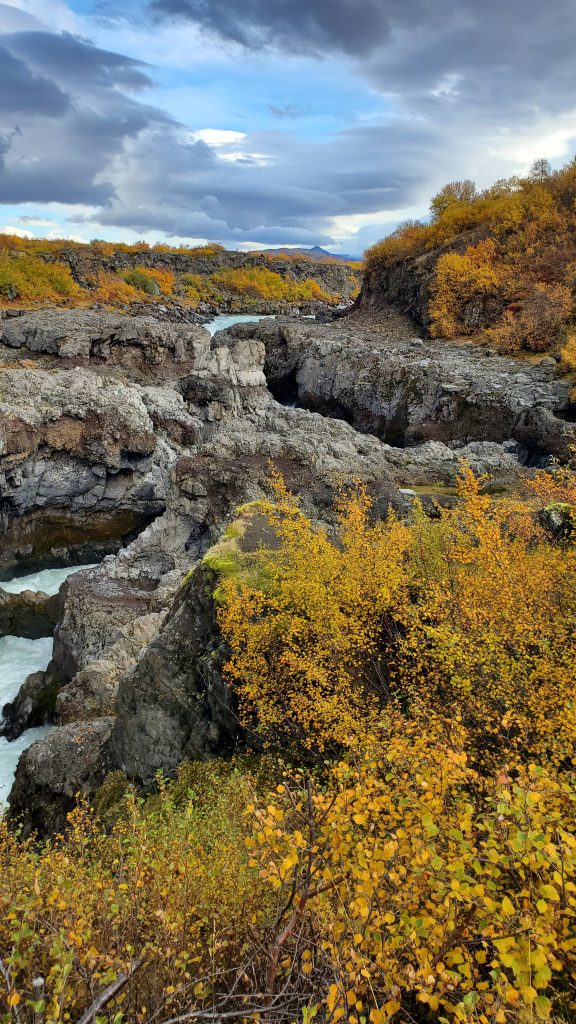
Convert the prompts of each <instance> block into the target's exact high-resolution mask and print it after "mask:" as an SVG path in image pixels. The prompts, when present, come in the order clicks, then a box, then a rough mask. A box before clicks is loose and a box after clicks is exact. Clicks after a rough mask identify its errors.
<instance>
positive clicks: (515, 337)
mask: <svg viewBox="0 0 576 1024" xmlns="http://www.w3.org/2000/svg"><path fill="white" fill-rule="evenodd" d="M537 163H538V162H537ZM535 167H536V165H535ZM466 243H468V244H467V245H466ZM483 245H490V246H491V247H492V251H491V254H490V258H489V259H488V260H487V261H485V264H486V265H485V266H484V268H481V267H480V266H478V263H477V260H475V257H474V252H475V250H480V251H481V249H482V246H483ZM431 254H433V255H431ZM411 257H414V258H417V257H423V258H425V259H426V260H429V259H432V261H433V262H432V267H431V270H432V286H431V298H430V304H429V313H430V317H431V320H432V333H433V334H434V335H435V336H438V337H439V336H447V337H453V336H455V335H456V334H459V333H467V334H478V333H481V332H483V330H484V328H485V327H488V328H489V329H490V331H491V334H490V337H491V340H492V342H493V343H494V344H496V345H497V346H498V347H499V348H501V349H502V350H503V351H518V350H521V349H523V348H526V349H528V350H531V351H545V350H548V349H553V348H554V347H555V346H556V344H557V343H558V340H559V339H560V338H561V336H562V334H563V332H565V331H566V330H567V329H570V327H571V324H572V321H573V318H574V314H575V312H576V310H575V306H574V283H575V279H574V267H575V266H576V163H575V162H574V161H573V162H572V163H570V164H568V165H567V166H566V167H564V168H562V169H561V170H558V171H555V172H552V171H551V170H549V169H548V172H547V173H546V174H543V173H540V172H538V171H537V170H534V169H533V172H531V173H530V174H529V175H528V176H527V177H526V178H518V177H513V178H510V179H508V180H504V181H499V182H496V183H495V184H494V185H493V186H491V187H490V188H487V189H485V190H483V191H477V190H476V188H475V187H474V185H473V183H472V182H469V181H460V182H458V181H457V182H452V183H450V184H449V185H446V186H445V187H444V188H443V189H442V190H441V191H440V192H439V193H438V195H436V196H434V197H433V199H432V202H431V216H430V220H429V222H428V223H427V224H423V223H414V222H408V223H407V224H405V225H401V226H400V227H399V228H398V229H397V230H396V231H395V232H394V233H393V234H392V235H390V236H389V237H388V238H385V239H383V240H382V241H381V242H378V243H377V245H375V246H373V247H372V249H370V250H369V251H368V252H367V254H366V266H367V269H368V271H369V272H372V273H384V274H385V273H386V272H387V268H389V267H390V266H391V265H392V264H393V263H394V262H395V261H398V260H402V259H406V258H411ZM471 264H472V265H471ZM423 266H424V267H425V268H426V273H428V269H427V268H428V267H429V264H428V263H424V264H423ZM419 273H421V268H419V267H417V266H415V267H414V274H415V275H416V276H418V274H419ZM479 299H483V300H487V302H481V303H480V305H483V307H484V312H485V313H486V316H484V315H482V316H479V317H474V315H473V309H474V306H475V305H478V304H479V303H478V300H479ZM502 306H504V308H503V309H502ZM466 310H468V311H472V315H471V316H470V315H469V316H467V317H466V318H463V316H462V311H466ZM485 321H486V322H485Z"/></svg>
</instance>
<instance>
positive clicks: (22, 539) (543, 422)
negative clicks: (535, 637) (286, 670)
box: [0, 318, 573, 834]
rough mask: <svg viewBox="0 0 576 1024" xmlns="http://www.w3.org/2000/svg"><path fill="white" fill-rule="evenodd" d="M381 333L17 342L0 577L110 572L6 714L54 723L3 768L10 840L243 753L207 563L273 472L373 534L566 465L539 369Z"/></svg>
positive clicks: (2, 480) (287, 329) (549, 379)
mask: <svg viewBox="0 0 576 1024" xmlns="http://www.w3.org/2000/svg"><path fill="white" fill-rule="evenodd" d="M18 319H21V320H24V319H25V318H18ZM52 319H53V320H55V318H52ZM15 322H16V321H15ZM390 324H391V327H390V331H388V332H386V331H384V332H382V331H380V332H379V331H378V330H376V329H374V328H373V326H372V325H371V324H370V323H363V322H362V321H357V320H354V319H350V320H343V321H341V322H339V323H335V324H333V325H329V326H328V325H312V324H309V323H308V322H306V323H304V322H302V323H296V322H294V321H278V322H274V321H268V322H262V323H261V324H250V325H242V326H237V327H235V328H232V329H231V330H230V331H228V332H223V333H221V334H220V335H217V336H215V338H213V339H212V340H210V338H209V336H208V334H207V333H206V332H202V331H201V330H200V329H196V328H194V331H193V333H192V334H191V333H190V331H189V329H188V327H183V328H182V338H178V337H174V338H173V343H168V341H167V340H166V337H167V336H166V335H164V334H163V337H164V339H165V343H163V344H162V345H159V346H156V343H152V342H151V341H150V338H151V337H152V334H151V328H150V325H149V324H148V323H143V326H142V330H141V337H140V335H139V336H138V338H137V339H136V340H135V339H134V338H133V337H132V333H133V332H134V331H135V330H137V328H136V327H134V326H133V325H131V326H130V328H129V333H128V335H126V337H125V340H124V341H122V340H121V339H120V335H119V334H118V332H117V334H116V335H115V337H116V338H117V340H116V341H114V343H113V344H111V346H110V348H109V349H106V348H105V347H104V348H102V347H100V348H98V347H94V344H95V343H94V339H93V334H94V330H96V326H95V324H94V322H93V321H92V320H89V323H88V328H87V333H88V335H89V337H88V338H87V339H86V338H85V339H84V340H83V338H82V336H81V333H82V332H81V328H80V327H78V332H79V333H78V336H74V339H73V340H72V341H71V342H70V345H72V348H73V349H74V352H75V353H76V354H71V353H72V349H71V347H70V346H69V345H68V343H63V342H62V343H61V340H56V341H54V343H53V342H52V341H50V338H53V337H55V336H57V339H58V338H60V339H61V336H63V335H62V332H61V329H60V328H58V326H57V324H53V332H54V333H53V334H51V333H50V331H48V330H47V329H46V328H42V329H40V328H38V330H37V333H34V331H35V330H36V328H34V329H33V328H32V327H30V325H29V326H28V328H26V324H23V325H22V327H21V332H24V333H21V334H20V335H19V336H20V337H25V348H24V350H23V351H25V352H26V353H27V354H28V355H27V356H26V358H27V359H28V357H29V355H30V351H31V349H30V345H31V344H32V343H33V344H38V345H39V346H40V348H41V349H42V351H41V352H39V350H38V349H36V354H37V356H38V360H37V361H33V362H32V363H28V362H24V361H23V362H21V363H20V364H19V366H17V367H6V368H4V369H0V523H1V528H2V531H3V534H2V537H3V544H2V554H1V555H0V573H2V572H3V573H4V574H5V575H7V574H8V573H9V572H10V570H11V566H13V565H14V564H15V563H16V562H17V561H18V560H23V559H28V560H30V561H31V562H32V563H33V564H35V565H38V564H55V563H57V562H60V563H62V561H66V559H70V557H71V554H74V555H75V556H77V553H78V548H81V545H82V543H84V544H85V543H91V544H92V545H93V549H95V547H97V545H98V544H100V557H102V556H103V555H106V557H104V558H103V560H102V561H101V562H100V564H99V565H98V566H97V567H96V568H94V569H89V570H85V571H83V572H81V573H79V574H77V575H74V576H72V577H70V578H69V580H68V581H67V583H66V584H65V585H64V587H63V588H62V592H61V601H62V606H61V611H60V612H59V615H58V624H57V628H56V633H55V640H54V648H53V658H52V662H51V664H50V666H49V668H48V670H47V672H46V673H45V674H42V675H43V677H42V678H41V679H39V678H36V679H34V680H31V681H29V682H28V683H27V684H26V685H27V687H28V689H27V690H26V688H25V692H23V693H22V694H21V700H22V704H21V706H22V708H23V709H24V710H25V708H28V704H26V701H29V699H30V700H32V704H34V702H36V704H37V703H38V701H39V700H43V699H45V698H47V696H49V695H51V699H52V700H53V705H52V706H53V714H54V716H55V718H56V721H57V722H58V723H59V724H58V725H57V727H56V728H54V729H53V730H52V731H51V732H50V734H49V735H48V736H47V737H46V738H45V739H42V740H40V741H39V742H38V743H36V744H35V745H34V746H33V747H32V748H30V750H28V751H27V752H26V753H25V755H24V756H23V757H22V758H21V761H20V764H19V767H18V772H17V778H16V782H15V785H14V788H13V791H12V794H11V797H10V808H11V814H12V815H13V816H14V817H17V818H21V817H23V818H24V820H25V823H26V827H27V828H35V829H38V830H39V831H40V832H41V833H44V834H46V833H48V832H50V831H52V830H54V829H55V828H61V827H62V826H63V824H64V823H65V815H66V812H67V810H68V809H69V808H70V807H71V806H72V802H73V796H74V793H75V792H76V791H82V792H85V793H86V794H88V795H90V794H91V793H93V792H94V790H95V788H96V787H97V785H98V784H99V781H101V779H102V777H103V774H104V773H105V772H106V771H108V770H116V769H121V770H123V771H125V772H126V773H127V774H128V775H129V776H130V778H132V779H133V780H135V781H136V782H137V783H139V784H142V785H144V786H148V785H150V784H151V782H152V781H153V778H154V774H155V772H156V771H157V770H158V768H162V769H163V770H164V771H167V772H170V771H172V770H173V769H174V768H175V767H176V765H177V764H178V762H179V761H180V760H182V759H183V758H186V757H210V756H215V755H219V754H227V753H230V752H231V751H233V750H235V749H238V747H241V746H242V743H243V742H244V737H243V734H242V730H241V728H240V726H239V723H238V720H237V718H236V713H235V706H234V698H233V695H232V694H230V693H229V692H228V690H227V688H226V686H225V685H224V683H223V681H222V675H221V666H222V661H223V658H224V656H225V651H224V650H223V647H222V643H221V639H220V637H219V634H218V629H217V625H216V620H215V615H214V604H213V593H212V590H213V587H214V585H215V584H214V580H212V579H211V578H210V575H209V574H207V572H206V566H204V567H203V566H202V559H203V557H204V556H205V554H206V552H207V551H208V550H209V549H210V548H211V547H212V546H213V545H214V544H215V543H216V542H218V540H219V539H220V537H221V536H222V533H223V531H224V530H225V529H226V526H227V525H228V524H230V522H231V521H232V520H233V519H234V517H235V515H236V512H235V510H236V508H237V506H238V505H243V504H245V503H246V502H252V501H255V500H258V499H259V498H261V497H262V496H263V495H264V494H265V493H266V488H267V480H268V478H269V474H270V467H271V465H274V466H276V467H277V468H278V469H279V470H280V471H281V472H282V473H283V475H284V477H285V479H286V482H287V484H288V486H290V487H291V488H293V489H295V490H296V491H297V492H298V493H299V494H300V495H301V497H302V501H303V503H304V507H305V508H306V510H307V511H309V512H310V514H311V515H312V516H313V517H314V518H315V519H316V520H318V521H323V522H327V521H329V520H330V516H331V508H332V502H333V499H334V496H335V494H336V493H337V491H338V490H339V488H340V487H341V485H342V484H343V483H345V482H346V481H349V480H350V479H360V480H362V481H364V482H365V483H366V485H367V487H368V489H369V490H370V492H371V494H372V496H373V499H374V506H375V511H376V513H379V514H381V515H385V514H386V512H387V510H388V508H389V507H390V506H391V505H392V506H393V507H394V508H395V509H396V510H397V511H398V513H399V514H401V515H402V514H406V513H407V512H408V511H409V509H410V506H411V501H412V496H413V495H412V493H411V491H412V488H413V487H418V489H419V493H421V492H422V491H424V492H426V489H427V488H429V491H430V494H433V495H437V494H438V490H439V489H440V490H441V489H442V486H443V485H453V484H454V481H455V478H456V476H457V474H458V471H459V468H460V465H461V460H462V459H463V458H464V459H466V460H467V461H468V462H469V463H470V464H471V465H472V467H473V468H474V469H475V470H476V471H477V472H479V473H485V472H489V473H490V474H491V478H492V482H493V484H494V485H495V486H497V487H503V488H505V487H507V486H509V485H510V484H511V483H513V482H514V481H515V480H517V479H518V478H519V476H521V475H522V473H523V472H524V471H525V470H524V466H523V463H529V462H530V461H538V459H541V458H543V457H547V456H548V455H549V454H551V453H558V454H560V455H561V454H562V452H563V451H564V447H565V445H566V443H567V441H568V439H569V438H570V437H571V436H573V434H572V432H573V426H572V424H570V423H568V422H567V421H564V420H562V418H561V416H562V412H563V409H564V408H565V405H566V402H567V400H568V387H569V385H568V384H567V383H566V382H565V381H563V380H561V379H559V378H558V377H557V375H556V373H555V369H554V367H539V366H537V367H534V366H530V365H528V364H524V363H520V362H515V361H514V360H511V359H508V360H504V359H500V358H498V357H494V356H489V355H488V354H486V353H483V352H482V351H481V350H477V349H473V348H472V347H458V346H442V345H440V344H437V343H433V344H432V343H424V342H422V341H421V340H420V339H417V338H416V337H415V335H414V330H413V328H411V326H410V325H408V324H405V323H404V322H400V321H397V320H396V321H394V324H393V329H392V320H391V321H390ZM93 328H94V330H93ZM50 330H52V328H51V329H50ZM98 330H99V331H100V333H102V328H101V326H100V327H98ZM115 330H116V329H115ZM163 330H164V328H162V331H163ZM171 330H173V331H174V332H175V334H176V335H177V334H178V331H179V330H180V328H177V327H173V328H171ZM26 331H27V333H26ZM11 337H12V338H13V339H14V337H15V335H14V334H12V335H11ZM35 338H36V339H40V340H37V342H36V341H34V339H35ZM84 341H85V342H86V344H84ZM97 344H98V345H99V344H100V343H99V342H98V343H97ZM124 350H125V351H124ZM14 351H15V352H19V351H20V350H19V349H14ZM135 353H136V354H135ZM147 353H148V354H147ZM152 353H153V355H152ZM178 353H180V354H182V353H184V356H185V358H182V360H180V356H179V355H178ZM149 356H150V358H149ZM158 360H159V361H158ZM70 361H71V362H72V363H73V364H74V365H73V366H71V365H70ZM62 366H65V368H62ZM151 368H154V369H153V370H152V369H151ZM274 395H276V396H277V398H280V399H282V401H284V402H285V403H288V404H284V405H283V404H281V403H279V402H278V401H277V400H276V398H275V397H274ZM294 403H296V404H297V406H298V407H296V408H292V407H289V405H290V404H294ZM301 406H306V408H302V407H301ZM98 529H100V533H98ZM43 531H44V532H43ZM75 531H76V532H75ZM86 534H88V538H87V537H86ZM92 555H93V552H92ZM29 710H30V711H31V710H32V707H30V708H29Z"/></svg>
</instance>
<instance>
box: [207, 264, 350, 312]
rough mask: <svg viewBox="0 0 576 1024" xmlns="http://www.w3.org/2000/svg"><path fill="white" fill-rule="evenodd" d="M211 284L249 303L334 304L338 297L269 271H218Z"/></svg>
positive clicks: (312, 284) (310, 280)
mask: <svg viewBox="0 0 576 1024" xmlns="http://www.w3.org/2000/svg"><path fill="white" fill-rule="evenodd" d="M211 281H212V283H213V284H214V285H216V287H218V288H221V289H223V290H225V291H226V290H228V291H231V292H235V293H237V294H238V295H242V296H245V297H247V298H249V299H265V300H269V301H272V302H274V301H278V302H311V301H319V302H334V303H337V302H339V301H340V296H339V295H334V294H331V293H328V292H325V291H323V290H322V288H321V287H320V285H319V284H318V283H317V281H314V279H313V278H307V279H306V280H305V281H295V280H292V279H291V278H288V277H282V275H281V274H278V273H276V271H274V270H269V269H268V267H243V268H238V269H234V268H230V269H225V270H219V271H217V272H216V273H215V274H212V277H211Z"/></svg>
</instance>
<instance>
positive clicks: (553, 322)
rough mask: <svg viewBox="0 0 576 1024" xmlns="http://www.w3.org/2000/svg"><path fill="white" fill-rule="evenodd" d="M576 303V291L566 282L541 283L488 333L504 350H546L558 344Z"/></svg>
mask: <svg viewBox="0 0 576 1024" xmlns="http://www.w3.org/2000/svg"><path fill="white" fill-rule="evenodd" d="M573 305H574V303H573V298H572V292H571V291H570V289H569V288H567V287H566V286H565V285H562V284H546V283H544V282H537V283H536V284H534V285H533V286H532V287H530V288H529V290H528V294H527V295H526V296H525V297H524V298H523V299H522V300H521V301H520V302H518V303H517V304H516V306H515V307H511V308H509V309H508V310H506V312H505V313H504V316H503V317H502V318H501V320H500V321H499V322H498V323H496V325H495V326H494V327H492V328H489V329H488V331H487V334H488V336H489V337H490V338H491V339H492V340H493V341H494V342H496V344H497V345H498V347H499V348H500V349H501V351H503V352H515V351H519V350H520V349H522V348H525V349H528V350H530V351H532V352H545V351H547V350H549V349H553V348H555V347H556V345H557V344H558V342H559V339H560V337H561V334H562V331H563V328H564V326H565V324H566V323H567V321H568V319H569V318H570V317H571V315H572V311H573Z"/></svg>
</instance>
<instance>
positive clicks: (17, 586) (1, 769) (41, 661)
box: [0, 565, 88, 806]
mask: <svg viewBox="0 0 576 1024" xmlns="http://www.w3.org/2000/svg"><path fill="white" fill-rule="evenodd" d="M87 568H88V566H86V565H82V566H79V565H75V566H71V567H69V568H67V569H43V570H42V571H41V572H37V573H33V574H31V575H30V576H19V577H17V578H16V579H13V580H10V581H9V582H7V583H0V587H2V589H3V590H6V591H8V592H9V593H12V594H19V593H21V591H23V590H42V591H43V592H44V593H45V594H56V593H57V592H58V590H59V588H60V585H61V584H62V583H63V582H64V580H65V579H67V577H68V576H71V575H72V573H75V572H78V571H79V569H87ZM51 657H52V637H51V636H49V637H42V638H41V639H40V640H25V639H24V638H23V637H20V636H4V637H0V715H1V713H2V708H3V707H4V705H5V704H8V703H9V702H10V701H12V700H14V697H15V696H16V694H17V693H18V690H19V689H20V687H21V685H22V683H23V682H24V680H25V679H26V677H27V676H29V675H30V673H31V672H41V671H43V670H44V669H46V668H47V667H48V663H49V661H50V658H51ZM48 728H49V727H48V726H45V727H44V726H43V727H41V728H39V729H27V730H26V732H25V733H23V734H22V736H20V738H19V739H17V740H14V741H13V742H12V743H9V742H8V740H6V739H4V737H0V806H1V805H2V804H5V803H6V798H7V796H8V794H9V792H10V788H11V786H12V782H13V780H14V773H15V771H16V765H17V764H18V759H19V757H20V754H21V753H22V751H23V750H26V748H27V747H29V746H30V745H31V744H32V743H34V742H35V741H36V740H38V739H40V738H41V736H45V735H46V733H47V732H48Z"/></svg>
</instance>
